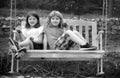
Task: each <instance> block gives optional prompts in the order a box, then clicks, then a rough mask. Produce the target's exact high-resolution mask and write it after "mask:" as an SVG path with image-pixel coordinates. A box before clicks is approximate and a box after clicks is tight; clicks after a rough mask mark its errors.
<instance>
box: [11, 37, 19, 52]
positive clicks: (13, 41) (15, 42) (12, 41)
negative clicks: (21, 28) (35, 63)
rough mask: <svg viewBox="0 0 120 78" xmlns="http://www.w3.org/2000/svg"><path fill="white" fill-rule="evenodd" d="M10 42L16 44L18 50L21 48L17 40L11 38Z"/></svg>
mask: <svg viewBox="0 0 120 78" xmlns="http://www.w3.org/2000/svg"><path fill="white" fill-rule="evenodd" d="M9 42H10V44H11V45H13V46H15V47H16V49H17V50H19V48H20V47H19V44H18V42H17V41H15V40H13V39H12V38H9Z"/></svg>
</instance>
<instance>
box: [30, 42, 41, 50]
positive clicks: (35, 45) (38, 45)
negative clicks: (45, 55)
mask: <svg viewBox="0 0 120 78" xmlns="http://www.w3.org/2000/svg"><path fill="white" fill-rule="evenodd" d="M32 43H33V47H34V49H38V50H43V44H42V43H41V44H38V43H35V42H32Z"/></svg>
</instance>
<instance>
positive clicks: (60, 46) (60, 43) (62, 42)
mask: <svg viewBox="0 0 120 78" xmlns="http://www.w3.org/2000/svg"><path fill="white" fill-rule="evenodd" d="M75 45H76V43H75V42H73V41H72V40H71V39H70V37H69V35H68V34H63V35H62V36H60V37H59V38H58V40H57V41H56V42H55V49H56V50H69V49H70V48H71V47H74V46H75Z"/></svg>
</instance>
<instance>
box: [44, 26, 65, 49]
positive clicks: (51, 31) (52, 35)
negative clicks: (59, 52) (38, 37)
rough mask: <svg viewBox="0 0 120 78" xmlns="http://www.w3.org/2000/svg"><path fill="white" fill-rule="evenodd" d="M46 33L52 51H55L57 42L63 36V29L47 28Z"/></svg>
mask: <svg viewBox="0 0 120 78" xmlns="http://www.w3.org/2000/svg"><path fill="white" fill-rule="evenodd" d="M44 32H45V34H46V36H47V41H48V44H49V47H50V49H55V42H56V41H57V39H58V38H59V37H60V36H61V35H62V34H63V32H64V30H63V28H58V27H45V29H44Z"/></svg>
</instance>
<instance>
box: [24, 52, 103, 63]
mask: <svg viewBox="0 0 120 78" xmlns="http://www.w3.org/2000/svg"><path fill="white" fill-rule="evenodd" d="M103 54H104V51H103V50H91V51H81V50H28V51H27V53H26V54H25V56H24V57H23V58H22V60H29V61H30V60H31V61H32V60H38V61H39V60H40V59H46V60H59V61H61V60H63V61H78V60H79V61H80V60H84V61H85V60H86V61H88V60H92V59H100V58H102V56H103Z"/></svg>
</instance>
